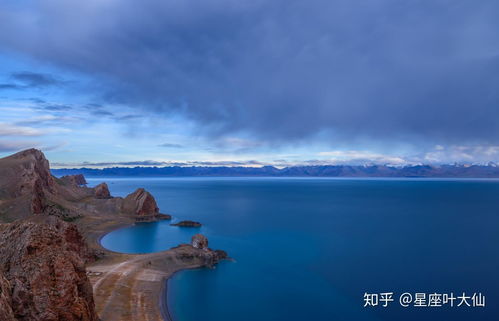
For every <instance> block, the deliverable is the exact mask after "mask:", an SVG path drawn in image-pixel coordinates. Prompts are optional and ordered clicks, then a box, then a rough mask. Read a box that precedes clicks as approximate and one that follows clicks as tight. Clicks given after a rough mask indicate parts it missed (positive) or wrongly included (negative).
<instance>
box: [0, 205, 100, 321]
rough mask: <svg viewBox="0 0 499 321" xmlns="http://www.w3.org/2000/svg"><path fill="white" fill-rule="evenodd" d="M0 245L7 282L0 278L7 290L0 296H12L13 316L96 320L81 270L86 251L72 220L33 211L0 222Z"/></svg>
mask: <svg viewBox="0 0 499 321" xmlns="http://www.w3.org/2000/svg"><path fill="white" fill-rule="evenodd" d="M0 244H2V246H1V247H0V274H2V275H3V276H4V278H5V280H7V281H8V283H7V284H8V285H5V282H2V281H3V280H2V279H1V278H0V283H2V284H1V286H2V287H7V288H8V287H9V285H10V293H11V298H10V299H9V297H8V296H6V297H5V298H4V297H3V296H1V297H0V300H2V299H4V300H7V301H9V300H11V304H10V307H11V310H12V312H13V314H14V317H15V318H16V319H18V320H35V321H38V320H39V321H42V320H43V321H62V320H68V321H72V320H80V321H97V320H98V317H97V314H96V313H95V309H94V301H93V295H92V286H91V285H90V282H89V280H88V278H87V275H86V271H85V258H87V257H89V256H90V254H89V252H88V249H87V247H86V245H85V243H84V241H83V238H82V236H81V235H80V233H79V232H78V230H77V228H76V226H75V225H73V224H70V223H66V222H64V221H62V220H60V219H58V218H56V217H53V216H45V215H41V216H33V217H31V218H30V219H26V220H23V221H17V222H14V223H10V224H3V225H1V226H0ZM3 293H4V292H3ZM5 293H7V294H8V293H9V292H8V291H6V292H5ZM0 311H1V310H0ZM4 312H5V311H4ZM0 313H2V312H0ZM7 313H8V309H7ZM1 320H3V319H1ZM7 320H8V319H7Z"/></svg>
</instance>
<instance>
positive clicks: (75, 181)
mask: <svg viewBox="0 0 499 321" xmlns="http://www.w3.org/2000/svg"><path fill="white" fill-rule="evenodd" d="M60 180H61V181H62V182H64V183H65V184H68V185H73V186H82V185H87V184H88V183H87V180H86V179H85V176H83V174H76V175H66V176H63V177H61V178H60Z"/></svg>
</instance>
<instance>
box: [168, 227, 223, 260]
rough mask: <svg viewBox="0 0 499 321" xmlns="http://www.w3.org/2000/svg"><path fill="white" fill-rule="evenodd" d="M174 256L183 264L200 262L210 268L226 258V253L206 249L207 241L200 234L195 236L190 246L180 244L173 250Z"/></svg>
mask: <svg viewBox="0 0 499 321" xmlns="http://www.w3.org/2000/svg"><path fill="white" fill-rule="evenodd" d="M175 253H176V256H177V258H178V259H179V260H182V261H183V262H187V263H188V262H198V263H199V262H202V265H204V266H207V267H212V266H214V265H215V264H217V263H218V262H220V261H221V260H225V259H227V258H228V256H227V252H225V251H222V250H212V249H210V248H209V247H208V239H207V238H206V236H204V235H202V234H196V235H194V236H193V237H192V239H191V244H181V245H179V246H178V247H176V248H175Z"/></svg>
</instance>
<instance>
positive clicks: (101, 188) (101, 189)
mask: <svg viewBox="0 0 499 321" xmlns="http://www.w3.org/2000/svg"><path fill="white" fill-rule="evenodd" d="M94 196H95V198H101V199H106V198H111V193H110V192H109V188H108V186H107V184H106V183H100V184H99V185H97V186H95V187H94Z"/></svg>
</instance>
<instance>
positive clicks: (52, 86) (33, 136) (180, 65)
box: [0, 0, 499, 167]
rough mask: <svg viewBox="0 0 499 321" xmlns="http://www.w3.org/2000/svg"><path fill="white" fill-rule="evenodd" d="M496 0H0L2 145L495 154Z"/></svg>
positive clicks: (120, 155) (498, 131)
mask: <svg viewBox="0 0 499 321" xmlns="http://www.w3.org/2000/svg"><path fill="white" fill-rule="evenodd" d="M498 120H499V2H497V1H488V0H483V1H461V0H426V1H424V0H407V1H400V0H377V1H369V0H362V1H361V0H309V1H297V0H266V1H263V0H253V1H241V0H204V1H194V0H142V1H135V0H87V1H68V0H38V1H34V0H4V1H2V2H1V3H0V156H6V155H8V154H11V153H13V152H15V151H19V150H22V149H25V148H30V147H35V148H39V149H41V150H43V151H44V152H45V153H46V156H47V157H48V159H49V160H50V161H51V164H52V166H53V167H81V166H89V167H91V166H95V167H103V166H140V165H143V166H151V165H157V166H164V165H207V166H211V165H227V166H232V165H238V166H261V165H275V166H291V165H318V164H354V165H355V164H366V163H369V164H371V163H376V164H391V165H406V164H420V163H424V164H443V163H456V162H457V163H486V162H489V161H492V162H499V126H498Z"/></svg>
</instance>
